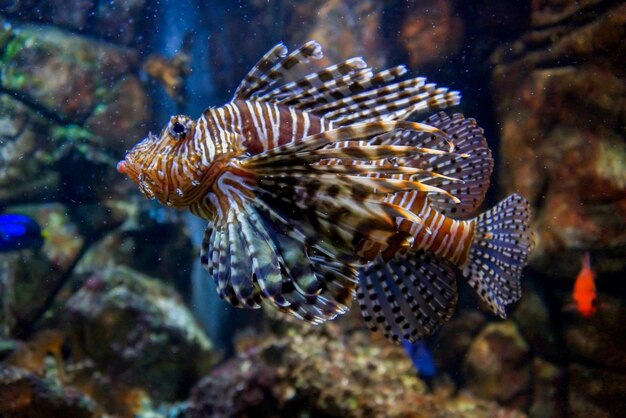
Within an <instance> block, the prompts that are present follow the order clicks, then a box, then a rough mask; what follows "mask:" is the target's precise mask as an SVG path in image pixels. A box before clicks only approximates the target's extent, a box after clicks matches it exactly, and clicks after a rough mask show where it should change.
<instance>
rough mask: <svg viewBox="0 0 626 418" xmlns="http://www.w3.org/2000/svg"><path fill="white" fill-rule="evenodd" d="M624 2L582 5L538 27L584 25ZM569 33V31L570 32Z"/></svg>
mask: <svg viewBox="0 0 626 418" xmlns="http://www.w3.org/2000/svg"><path fill="white" fill-rule="evenodd" d="M621 4H623V1H621V0H608V1H604V2H600V3H598V4H591V5H588V6H586V7H581V8H580V9H578V10H576V11H574V12H573V13H571V14H569V15H567V16H564V17H563V18H561V19H560V20H558V21H556V22H553V23H548V24H545V25H537V26H535V28H536V29H551V28H554V27H559V26H566V27H570V28H572V27H578V26H582V25H586V24H588V23H590V22H592V21H594V20H596V19H597V18H598V16H601V15H604V14H606V12H608V11H609V10H610V9H612V8H613V7H614V6H619V5H621ZM568 33H569V32H568Z"/></svg>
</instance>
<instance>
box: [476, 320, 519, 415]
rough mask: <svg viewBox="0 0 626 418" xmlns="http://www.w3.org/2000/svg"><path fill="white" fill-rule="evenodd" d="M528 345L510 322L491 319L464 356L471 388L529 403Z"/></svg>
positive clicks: (505, 399)
mask: <svg viewBox="0 0 626 418" xmlns="http://www.w3.org/2000/svg"><path fill="white" fill-rule="evenodd" d="M529 361H530V358H529V351H528V345H527V344H526V342H525V341H524V340H523V339H522V337H521V336H520V335H519V331H518V329H517V327H516V326H515V325H514V324H513V323H511V322H503V323H491V324H489V325H487V326H486V327H485V329H483V330H482V331H481V333H480V334H479V335H478V336H477V337H476V339H474V341H473V342H472V345H471V346H470V348H469V352H468V354H467V357H466V358H465V377H466V379H467V385H468V388H469V389H470V390H471V391H472V392H474V393H475V394H477V395H479V396H481V397H484V398H487V399H493V400H497V401H498V402H500V403H503V404H506V405H511V406H515V407H518V408H519V407H523V406H525V405H526V404H527V402H528V399H529V394H528V393H527V390H528V387H529V383H530V382H529V380H530V362H529Z"/></svg>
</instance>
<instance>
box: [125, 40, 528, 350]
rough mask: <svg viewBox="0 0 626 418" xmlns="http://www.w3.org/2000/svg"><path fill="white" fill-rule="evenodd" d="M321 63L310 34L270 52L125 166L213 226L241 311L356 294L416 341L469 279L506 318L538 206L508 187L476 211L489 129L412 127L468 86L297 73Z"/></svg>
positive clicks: (224, 282) (387, 74)
mask: <svg viewBox="0 0 626 418" xmlns="http://www.w3.org/2000/svg"><path fill="white" fill-rule="evenodd" d="M321 57H322V52H321V47H320V46H319V44H318V43H316V42H314V41H311V42H308V43H307V44H305V45H304V46H302V47H300V48H298V49H296V50H295V51H293V52H291V53H288V51H287V49H286V48H285V47H284V46H283V45H282V44H281V45H278V46H276V47H274V48H273V49H272V50H270V51H269V52H268V53H267V54H266V55H265V56H264V57H263V58H262V59H261V60H260V61H259V63H257V65H256V66H255V67H254V68H253V69H252V70H251V71H250V72H249V73H248V75H247V76H246V77H245V78H244V80H243V81H242V83H241V84H240V86H239V87H238V89H237V91H236V92H235V96H234V98H233V100H232V101H231V102H230V103H228V104H226V105H224V106H222V107H218V108H209V109H207V110H206V111H205V112H204V113H203V114H202V115H201V116H200V118H199V119H198V120H195V121H194V120H192V119H190V118H189V117H187V116H182V115H179V116H173V117H172V118H171V119H170V121H169V123H168V125H167V126H166V127H165V128H164V129H163V131H162V132H161V134H160V135H159V136H155V135H152V134H150V135H149V136H148V137H147V138H146V139H144V140H143V141H141V142H140V143H138V144H137V145H136V146H135V147H134V148H133V149H132V150H130V151H129V152H128V153H127V154H126V157H125V159H124V160H123V161H121V162H120V163H119V164H118V171H120V172H121V173H124V174H126V175H127V176H128V177H129V178H130V179H131V180H132V181H133V182H135V183H136V184H137V185H138V186H139V189H140V190H141V191H142V192H143V194H144V195H145V196H146V197H148V198H156V199H158V200H159V201H160V202H161V203H163V204H165V205H168V206H172V207H174V208H178V209H183V210H190V211H191V212H192V213H194V214H195V215H197V216H199V217H201V218H203V219H206V220H207V221H208V223H209V226H208V228H207V230H206V232H205V235H204V240H203V245H202V251H201V261H202V263H203V265H204V266H205V267H206V268H207V270H208V271H209V273H210V275H211V276H212V277H213V278H214V280H215V282H216V286H217V291H218V292H219V294H220V296H221V297H222V298H223V299H225V300H227V301H228V302H230V303H231V304H233V305H234V306H239V307H250V308H257V307H260V306H261V305H262V304H263V303H267V304H270V305H272V306H273V307H275V308H276V309H278V310H280V311H283V312H287V313H290V314H292V315H295V316H296V317H298V318H300V319H303V320H305V321H308V322H311V323H315V324H319V323H322V322H324V321H326V320H328V319H332V318H334V317H335V316H336V315H338V314H340V313H343V312H345V311H347V310H348V309H349V307H350V305H351V303H352V301H353V299H354V297H357V298H358V300H359V304H360V306H361V309H362V313H363V316H364V318H365V320H366V322H367V323H368V324H369V326H370V327H371V328H372V329H380V330H382V332H383V333H384V334H385V336H386V337H388V338H389V339H391V340H394V341H398V340H400V339H407V340H410V341H414V340H417V339H419V338H422V337H424V336H426V335H429V334H431V333H433V332H434V331H435V330H436V329H437V327H438V326H439V325H441V324H442V323H443V322H445V321H446V320H447V319H448V318H449V317H450V315H451V314H452V311H453V309H454V306H455V303H456V299H457V289H456V280H457V276H459V275H461V276H464V277H466V278H467V279H468V281H469V284H470V285H471V286H472V287H473V288H475V289H476V291H477V293H478V295H479V296H480V297H481V298H482V300H483V301H485V302H486V303H487V305H488V306H489V307H490V308H491V309H492V310H493V311H494V312H495V313H497V314H499V315H500V316H505V315H506V311H505V308H506V306H507V305H508V304H510V303H512V302H514V301H516V300H517V299H519V297H520V296H521V293H520V280H519V279H520V275H521V270H522V268H523V267H524V265H525V264H526V261H527V257H528V253H529V251H530V247H531V239H530V235H529V232H528V223H529V209H528V204H527V202H526V201H525V200H524V199H523V198H522V197H520V196H518V195H512V196H509V198H507V199H506V200H504V201H503V202H501V203H500V204H498V205H497V206H496V207H494V208H493V209H491V210H490V211H488V212H485V213H483V214H481V215H479V216H477V217H472V214H473V213H474V212H475V211H476V210H477V208H478V206H479V205H480V204H481V203H482V201H483V200H484V196H485V192H486V190H487V188H488V186H489V176H490V174H491V171H492V168H493V161H492V158H491V152H490V151H489V148H488V147H487V143H486V141H485V139H484V137H483V131H482V129H481V128H480V127H478V126H477V124H476V122H475V121H474V120H473V119H466V118H465V117H464V116H463V115H461V114H454V115H452V116H449V115H447V114H445V113H443V112H439V113H436V114H435V115H433V116H431V117H430V118H428V119H426V120H425V121H423V122H421V123H418V122H411V121H408V118H409V117H410V116H412V115H414V114H417V113H420V112H427V111H434V110H440V109H443V108H446V107H449V106H452V105H456V104H458V102H459V94H458V93H457V92H450V91H448V90H447V89H445V88H438V87H437V86H436V85H434V84H431V83H427V82H426V80H425V79H424V78H410V79H408V80H402V81H399V78H400V77H401V76H402V75H404V73H405V72H406V70H405V68H404V67H403V66H398V67H394V68H391V69H387V70H383V71H374V70H372V69H371V68H369V67H367V65H366V64H365V62H364V61H363V60H362V59H361V58H352V59H349V60H346V61H344V62H342V63H339V64H336V65H332V66H330V67H327V68H325V69H323V70H320V71H318V72H314V73H311V74H309V75H306V76H304V77H302V78H300V79H296V80H294V81H289V80H288V77H289V76H290V75H291V74H293V73H292V71H291V70H292V68H293V67H296V66H299V65H304V64H307V63H308V62H310V61H311V60H317V59H320V58H321Z"/></svg>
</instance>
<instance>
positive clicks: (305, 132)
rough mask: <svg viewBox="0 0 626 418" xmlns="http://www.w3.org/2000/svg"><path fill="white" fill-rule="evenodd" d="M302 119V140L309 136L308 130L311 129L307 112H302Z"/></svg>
mask: <svg viewBox="0 0 626 418" xmlns="http://www.w3.org/2000/svg"><path fill="white" fill-rule="evenodd" d="M302 116H303V118H304V131H302V138H306V137H307V136H308V134H309V128H310V127H311V120H310V119H309V114H308V112H302Z"/></svg>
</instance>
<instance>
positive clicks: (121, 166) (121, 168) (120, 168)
mask: <svg viewBox="0 0 626 418" xmlns="http://www.w3.org/2000/svg"><path fill="white" fill-rule="evenodd" d="M116 169H117V172H118V173H120V174H126V172H127V169H128V167H127V163H126V160H122V161H119V162H118V163H117V166H116Z"/></svg>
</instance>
